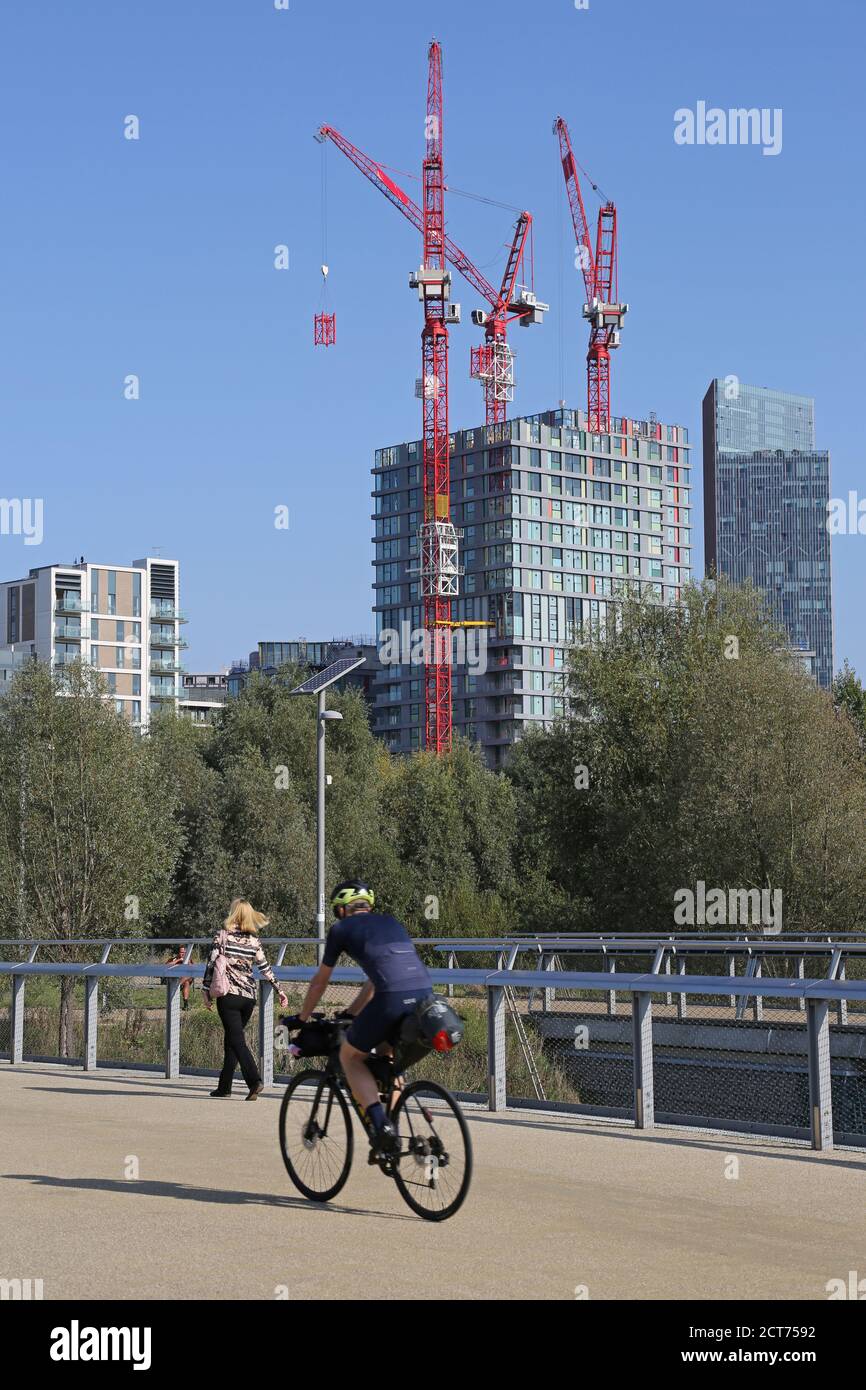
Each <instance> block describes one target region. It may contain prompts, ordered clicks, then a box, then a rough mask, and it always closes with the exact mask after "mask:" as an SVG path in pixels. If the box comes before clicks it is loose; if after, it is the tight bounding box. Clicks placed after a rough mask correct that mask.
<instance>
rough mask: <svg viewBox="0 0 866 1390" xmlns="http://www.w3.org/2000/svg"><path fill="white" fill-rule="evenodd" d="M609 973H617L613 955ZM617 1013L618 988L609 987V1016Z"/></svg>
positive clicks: (611, 1016)
mask: <svg viewBox="0 0 866 1390" xmlns="http://www.w3.org/2000/svg"><path fill="white" fill-rule="evenodd" d="M608 974H609V975H615V974H616V957H615V956H611V959H610V963H609V965H608ZM615 1013H616V990H615V989H609V990H608V992H607V1016H608V1018H613V1016H614V1014H615Z"/></svg>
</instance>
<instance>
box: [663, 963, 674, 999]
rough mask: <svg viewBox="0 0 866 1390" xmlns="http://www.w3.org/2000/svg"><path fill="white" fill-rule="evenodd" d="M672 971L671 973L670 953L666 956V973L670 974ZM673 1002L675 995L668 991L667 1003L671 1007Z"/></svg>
mask: <svg viewBox="0 0 866 1390" xmlns="http://www.w3.org/2000/svg"><path fill="white" fill-rule="evenodd" d="M670 973H671V958H670V955H669V954H668V955H666V956H665V974H666V975H670ZM673 1002H674V996H673V995H672V994H671V993H670V992H668V993H667V994H666V995H665V1003H666V1004H667V1005H668V1006H669V1007H670V1005H671V1004H672V1003H673Z"/></svg>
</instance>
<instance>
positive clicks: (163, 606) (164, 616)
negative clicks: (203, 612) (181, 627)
mask: <svg viewBox="0 0 866 1390" xmlns="http://www.w3.org/2000/svg"><path fill="white" fill-rule="evenodd" d="M150 616H151V618H153V619H155V620H156V621H157V622H164V623H185V622H186V621H187V616H186V613H184V612H183V611H182V609H180V608H178V607H177V606H176V604H175V602H174V600H173V599H162V600H159V599H158V600H157V601H156V602H154V603H151V605H150Z"/></svg>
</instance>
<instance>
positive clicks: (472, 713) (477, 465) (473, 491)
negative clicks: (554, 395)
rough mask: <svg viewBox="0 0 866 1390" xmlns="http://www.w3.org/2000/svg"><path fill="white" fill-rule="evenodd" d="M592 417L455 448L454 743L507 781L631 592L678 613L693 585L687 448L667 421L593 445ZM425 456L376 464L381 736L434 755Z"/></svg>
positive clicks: (487, 430) (377, 714) (405, 452)
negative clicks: (426, 632) (427, 681)
mask: <svg viewBox="0 0 866 1390" xmlns="http://www.w3.org/2000/svg"><path fill="white" fill-rule="evenodd" d="M586 423H587V422H586V416H585V414H584V412H583V411H574V410H567V409H564V408H562V409H559V410H551V411H546V412H544V413H542V414H539V415H533V416H525V417H521V418H517V419H514V420H508V421H505V422H504V423H503V424H501V425H489V426H488V425H482V426H479V427H478V428H475V429H467V430H462V431H459V432H458V433H456V434H453V435H452V436H451V439H450V450H451V518H452V521H453V522H454V525H455V526H456V527H457V528H458V531H459V532H460V533H461V536H460V553H459V562H460V565H461V567H462V569H463V573H462V575H461V577H460V597H459V598H458V599H457V600H455V601H454V603H453V618H454V619H455V620H457V621H460V622H468V623H473V624H477V625H478V626H475V627H468V628H460V629H456V630H455V634H454V648H453V651H454V665H453V677H452V680H453V720H454V730H455V733H456V734H462V735H463V736H464V737H468V738H470V739H472V740H473V741H475V742H478V743H480V744H481V746H482V748H483V749H484V751H485V757H486V760H487V762H488V763H489V764H490V765H491V766H492V767H497V766H499V765H501V763H502V762H503V761H504V758H505V756H506V755H507V752H508V750H509V748H510V746H511V744H513V743H514V742H515V741H516V740H517V739H518V738H519V737H520V736H521V734H522V733H523V731H524V730H525V729H526V728H527V727H528V726H531V725H532V724H549V723H550V722H551V721H552V720H553V719H555V718H556V716H557V715H558V714H559V713H560V712H561V711H562V707H563V678H564V672H565V667H566V653H567V649H568V647H569V645H570V644H573V643H574V642H576V641H578V640H580V637H581V635H582V634H583V633H584V632H587V631H588V630H590V629H591V628H592V627H593V626H596V627H600V626H602V625H603V624H604V622H605V620H606V615H607V611H608V608H609V606H610V604H611V603H612V602H613V601H614V600H615V598H616V596H617V595H618V594H620V593H621V592H622V591H623V589H624V588H625V587H626V586H632V587H633V588H634V590H635V591H637V592H645V593H648V594H650V595H651V596H652V597H653V598H655V599H656V600H657V601H658V602H663V603H676V602H677V601H678V599H679V597H680V593H681V589H682V585H683V584H684V583H686V582H687V581H688V579H689V578H690V576H691V539H690V526H691V502H690V484H689V473H690V470H689V443H688V433H687V431H686V429H685V428H684V427H683V426H681V425H662V424H660V423H659V422H658V421H656V420H655V419H650V420H649V421H635V420H627V419H618V420H614V421H613V422H612V424H613V428H612V430H611V432H610V433H609V434H602V435H593V434H590V433H588V432H587V429H586ZM421 456H422V449H421V443H420V441H417V440H416V441H414V442H410V443H406V444H399V445H394V446H392V447H390V448H386V449H378V450H377V451H376V457H375V465H374V469H373V481H374V490H373V498H374V508H375V511H374V516H373V521H374V527H375V537H374V546H375V555H374V567H375V584H374V587H375V600H374V610H375V614H376V635H377V641H378V644H379V655H380V659H381V661H382V669H381V670H380V671H379V673H378V675H377V678H376V683H375V686H374V729H375V731H376V733H377V734H379V735H380V736H381V737H382V738H384V740H385V741H386V742H387V744H388V745H389V747H391V748H393V749H394V750H395V751H409V750H411V749H415V748H420V747H421V746H422V738H423V725H424V717H423V716H424V710H423V701H424V669H423V658H422V656H421V651H422V647H421V645H420V643H419V641H418V640H417V639H418V635H419V634H420V637H421V641H422V642H423V628H422V624H423V605H422V596H421V589H420V576H419V574H418V572H417V571H418V527H419V524H420V521H421V509H422V495H421Z"/></svg>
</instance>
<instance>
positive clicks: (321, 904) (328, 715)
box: [316, 690, 343, 965]
mask: <svg viewBox="0 0 866 1390" xmlns="http://www.w3.org/2000/svg"><path fill="white" fill-rule="evenodd" d="M317 698H318V717H317V719H316V936H317V937H318V944H317V946H316V959H317V962H318V964H319V965H321V964H322V956H323V954H324V950H325V787H326V786H327V784H328V777H327V775H326V773H325V729H326V727H327V724H328V721H329V720H331V719H342V718H343V716H342V714H340V713H339V711H338V710H335V709H326V708H325V692H324V690H320V691H319V693H318V697H317Z"/></svg>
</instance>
